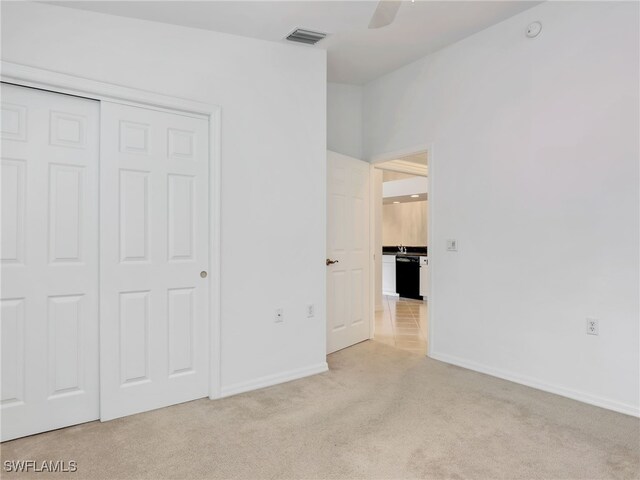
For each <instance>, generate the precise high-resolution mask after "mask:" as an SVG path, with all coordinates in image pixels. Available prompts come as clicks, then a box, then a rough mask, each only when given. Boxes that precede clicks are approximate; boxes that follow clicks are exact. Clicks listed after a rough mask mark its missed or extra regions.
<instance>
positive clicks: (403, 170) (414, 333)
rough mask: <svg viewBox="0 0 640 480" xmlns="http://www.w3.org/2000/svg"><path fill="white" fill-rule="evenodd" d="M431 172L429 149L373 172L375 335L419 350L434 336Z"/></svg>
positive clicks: (376, 167) (379, 339)
mask: <svg viewBox="0 0 640 480" xmlns="http://www.w3.org/2000/svg"><path fill="white" fill-rule="evenodd" d="M428 174H429V167H428V152H427V150H422V151H417V152H414V153H411V154H408V155H402V156H397V157H396V158H392V159H389V160H386V161H382V162H379V163H375V164H374V165H373V172H372V191H373V195H372V200H373V201H372V210H373V233H374V234H373V240H374V251H375V255H374V263H375V265H374V268H373V271H374V277H375V280H374V292H375V293H374V295H375V315H374V325H373V340H374V341H377V342H380V343H384V344H387V345H390V346H393V347H396V348H399V349H402V350H406V351H410V352H412V353H416V354H420V355H426V353H427V346H428V345H427V341H428V338H429V337H428V333H429V328H428V301H429V251H428V248H429V247H428V238H429V231H428V218H429V196H428V180H429V179H428Z"/></svg>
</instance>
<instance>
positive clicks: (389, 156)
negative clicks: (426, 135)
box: [369, 143, 438, 357]
mask: <svg viewBox="0 0 640 480" xmlns="http://www.w3.org/2000/svg"><path fill="white" fill-rule="evenodd" d="M434 151H435V148H434V144H433V143H424V144H421V145H415V146H413V147H408V148H403V149H400V150H395V151H390V152H385V153H382V154H379V155H375V156H373V157H371V158H370V159H369V163H371V172H372V174H371V175H370V178H371V188H370V191H371V192H373V188H374V185H373V182H374V180H375V179H374V175H373V170H374V169H375V168H376V164H378V163H382V162H388V161H389V160H395V159H397V158H399V157H406V156H407V155H413V154H416V153H422V152H427V165H428V173H427V200H428V202H429V205H428V208H427V248H428V249H429V251H428V255H429V273H428V276H427V277H428V279H429V287H428V289H427V298H428V300H427V324H428V326H427V338H426V340H427V352H426V355H427V356H429V357H431V353H432V352H433V351H435V350H434V349H433V341H434V338H435V335H434V331H436V330H437V329H436V328H434V327H435V324H436V322H435V320H436V319H435V318H434V312H435V309H434V307H433V306H434V299H435V295H434V293H435V288H434V285H433V281H432V279H433V268H434V265H435V266H437V264H438V260H437V250H436V249H435V248H433V245H434V243H433V240H434V237H433V225H434V215H433V212H434V210H435V209H434V208H433V206H434V205H435V203H434V201H435V199H436V198H437V197H436V196H435V195H434V181H433V175H434V172H435V154H434ZM371 205H372V207H373V208H371V222H373V221H374V219H375V209H376V208H381V207H378V205H377V204H375V202H374V199H373V197H371ZM374 228H375V226H374V225H373V224H372V226H371V229H370V231H371V240H373V242H371V243H370V244H371V255H370V258H371V267H370V271H371V272H374V274H373V275H372V277H373V278H372V280H371V282H370V284H371V295H372V296H373V305H374V308H373V309H372V311H371V312H372V313H371V319H370V322H371V332H372V338H373V332H374V328H375V293H376V292H375V283H376V282H375V277H374V275H375V271H376V270H375V263H376V260H375V254H376V251H375V248H376V246H375V244H374V243H375V230H374ZM434 257H436V258H434Z"/></svg>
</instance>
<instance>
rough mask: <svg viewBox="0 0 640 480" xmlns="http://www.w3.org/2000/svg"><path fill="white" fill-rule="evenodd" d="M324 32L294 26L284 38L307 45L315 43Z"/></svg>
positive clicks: (322, 36)
mask: <svg viewBox="0 0 640 480" xmlns="http://www.w3.org/2000/svg"><path fill="white" fill-rule="evenodd" d="M326 36H327V34H326V33H322V32H314V31H313V30H304V29H302V28H296V29H295V30H294V31H293V32H291V33H290V34H289V35H287V36H286V37H285V38H286V40H289V41H290V42H298V43H306V44H307V45H315V44H316V43H318V42H319V41H320V40H322V39H323V38H324V37H326Z"/></svg>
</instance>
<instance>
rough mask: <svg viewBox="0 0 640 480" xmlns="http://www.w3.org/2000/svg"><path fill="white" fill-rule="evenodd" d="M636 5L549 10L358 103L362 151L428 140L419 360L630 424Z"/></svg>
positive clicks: (474, 40)
mask: <svg viewBox="0 0 640 480" xmlns="http://www.w3.org/2000/svg"><path fill="white" fill-rule="evenodd" d="M638 10H639V5H638V3H636V2H628V3H616V2H603V3H591V2H546V3H543V4H541V5H539V6H537V7H535V8H533V9H531V10H528V11H526V12H523V13H522V14H520V15H518V16H515V17H512V18H511V19H509V20H506V21H504V22H502V23H500V24H498V25H495V26H493V27H491V28H488V29H486V30H484V31H482V32H480V33H478V34H476V35H474V36H472V37H469V38H467V39H465V40H463V41H461V42H459V43H457V44H455V45H452V46H450V47H449V48H446V49H444V50H441V51H439V52H437V53H435V54H432V55H430V56H428V57H425V58H424V59H421V60H420V61H417V62H415V63H413V64H411V65H408V66H405V67H403V68H401V69H399V70H397V71H395V72H392V73H390V74H388V75H386V76H385V77H382V78H380V79H378V80H376V81H373V82H371V83H370V84H368V85H366V87H365V93H364V119H365V123H364V132H365V135H364V138H365V140H364V145H365V150H366V157H368V158H382V157H384V156H385V153H387V152H395V151H399V150H403V149H410V148H412V147H414V146H417V145H420V146H421V145H424V144H429V143H430V144H432V146H433V152H432V154H433V157H432V158H430V166H429V167H430V173H431V174H432V181H433V184H432V188H433V191H432V192H430V200H429V202H430V205H429V209H430V214H431V215H432V221H433V223H432V224H431V228H432V232H431V233H432V236H431V238H430V245H429V256H430V260H431V262H430V263H431V267H432V269H431V270H432V275H433V276H432V281H433V282H432V283H433V286H434V290H433V303H432V305H431V307H432V311H431V318H430V321H431V322H432V324H431V325H430V327H431V355H432V356H433V357H435V358H438V359H442V360H445V361H449V362H452V363H457V364H460V365H463V366H467V367H470V368H475V369H478V370H482V371H485V372H488V373H491V374H495V375H499V376H503V377H506V378H510V379H512V380H515V381H520V382H523V383H528V384H531V385H534V386H538V387H541V388H544V389H547V390H551V391H555V392H557V393H560V394H563V395H567V396H571V397H574V398H578V399H581V400H584V401H587V402H591V403H594V404H598V405H602V406H605V407H609V408H613V409H616V410H619V411H623V412H627V413H633V414H636V415H638V414H639V412H640V411H639V408H640V407H639V405H640V401H639V398H638V396H639V391H640V385H639V380H640V372H639V362H640V355H639V335H640V332H639V316H640V314H639V311H638V304H639V298H638V292H639V285H638V277H639V269H638V263H639V258H638V257H639V256H638V245H639V241H640V238H639V237H640V235H639V222H638V221H639V183H638V158H639V155H640V154H639V151H638V145H639V133H638V132H639V128H640V125H639V123H640V122H639V110H638V109H639V107H638V105H639V103H638V84H639V78H638V70H639V64H638V58H639V46H638V45H639V31H638V14H639V11H638ZM535 20H540V21H541V22H542V25H543V29H542V33H541V35H540V36H539V37H538V38H535V39H529V38H526V37H525V34H524V32H525V28H526V26H527V24H528V23H529V22H531V21H535ZM448 238H456V239H458V241H459V251H458V252H457V253H452V252H446V251H445V241H446V239H448ZM590 316H593V317H597V318H599V319H600V335H599V336H597V337H595V336H587V335H586V334H585V332H586V326H585V322H586V318H587V317H590Z"/></svg>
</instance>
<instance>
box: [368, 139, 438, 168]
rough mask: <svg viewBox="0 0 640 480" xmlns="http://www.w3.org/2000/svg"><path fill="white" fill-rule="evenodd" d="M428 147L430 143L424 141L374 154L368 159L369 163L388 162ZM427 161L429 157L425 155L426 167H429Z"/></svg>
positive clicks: (427, 149)
mask: <svg viewBox="0 0 640 480" xmlns="http://www.w3.org/2000/svg"><path fill="white" fill-rule="evenodd" d="M429 148H431V144H430V143H424V144H422V145H414V146H413V147H409V148H401V149H400V150H394V151H391V152H386V153H381V154H378V155H375V156H373V157H371V158H369V159H368V161H369V163H371V164H376V163H380V162H388V161H390V160H398V159H399V158H400V157H407V156H409V155H415V154H417V153H423V152H425V151H426V152H428V151H429ZM427 155H428V154H427ZM429 163H430V160H429V157H428V156H427V168H430V166H429Z"/></svg>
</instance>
